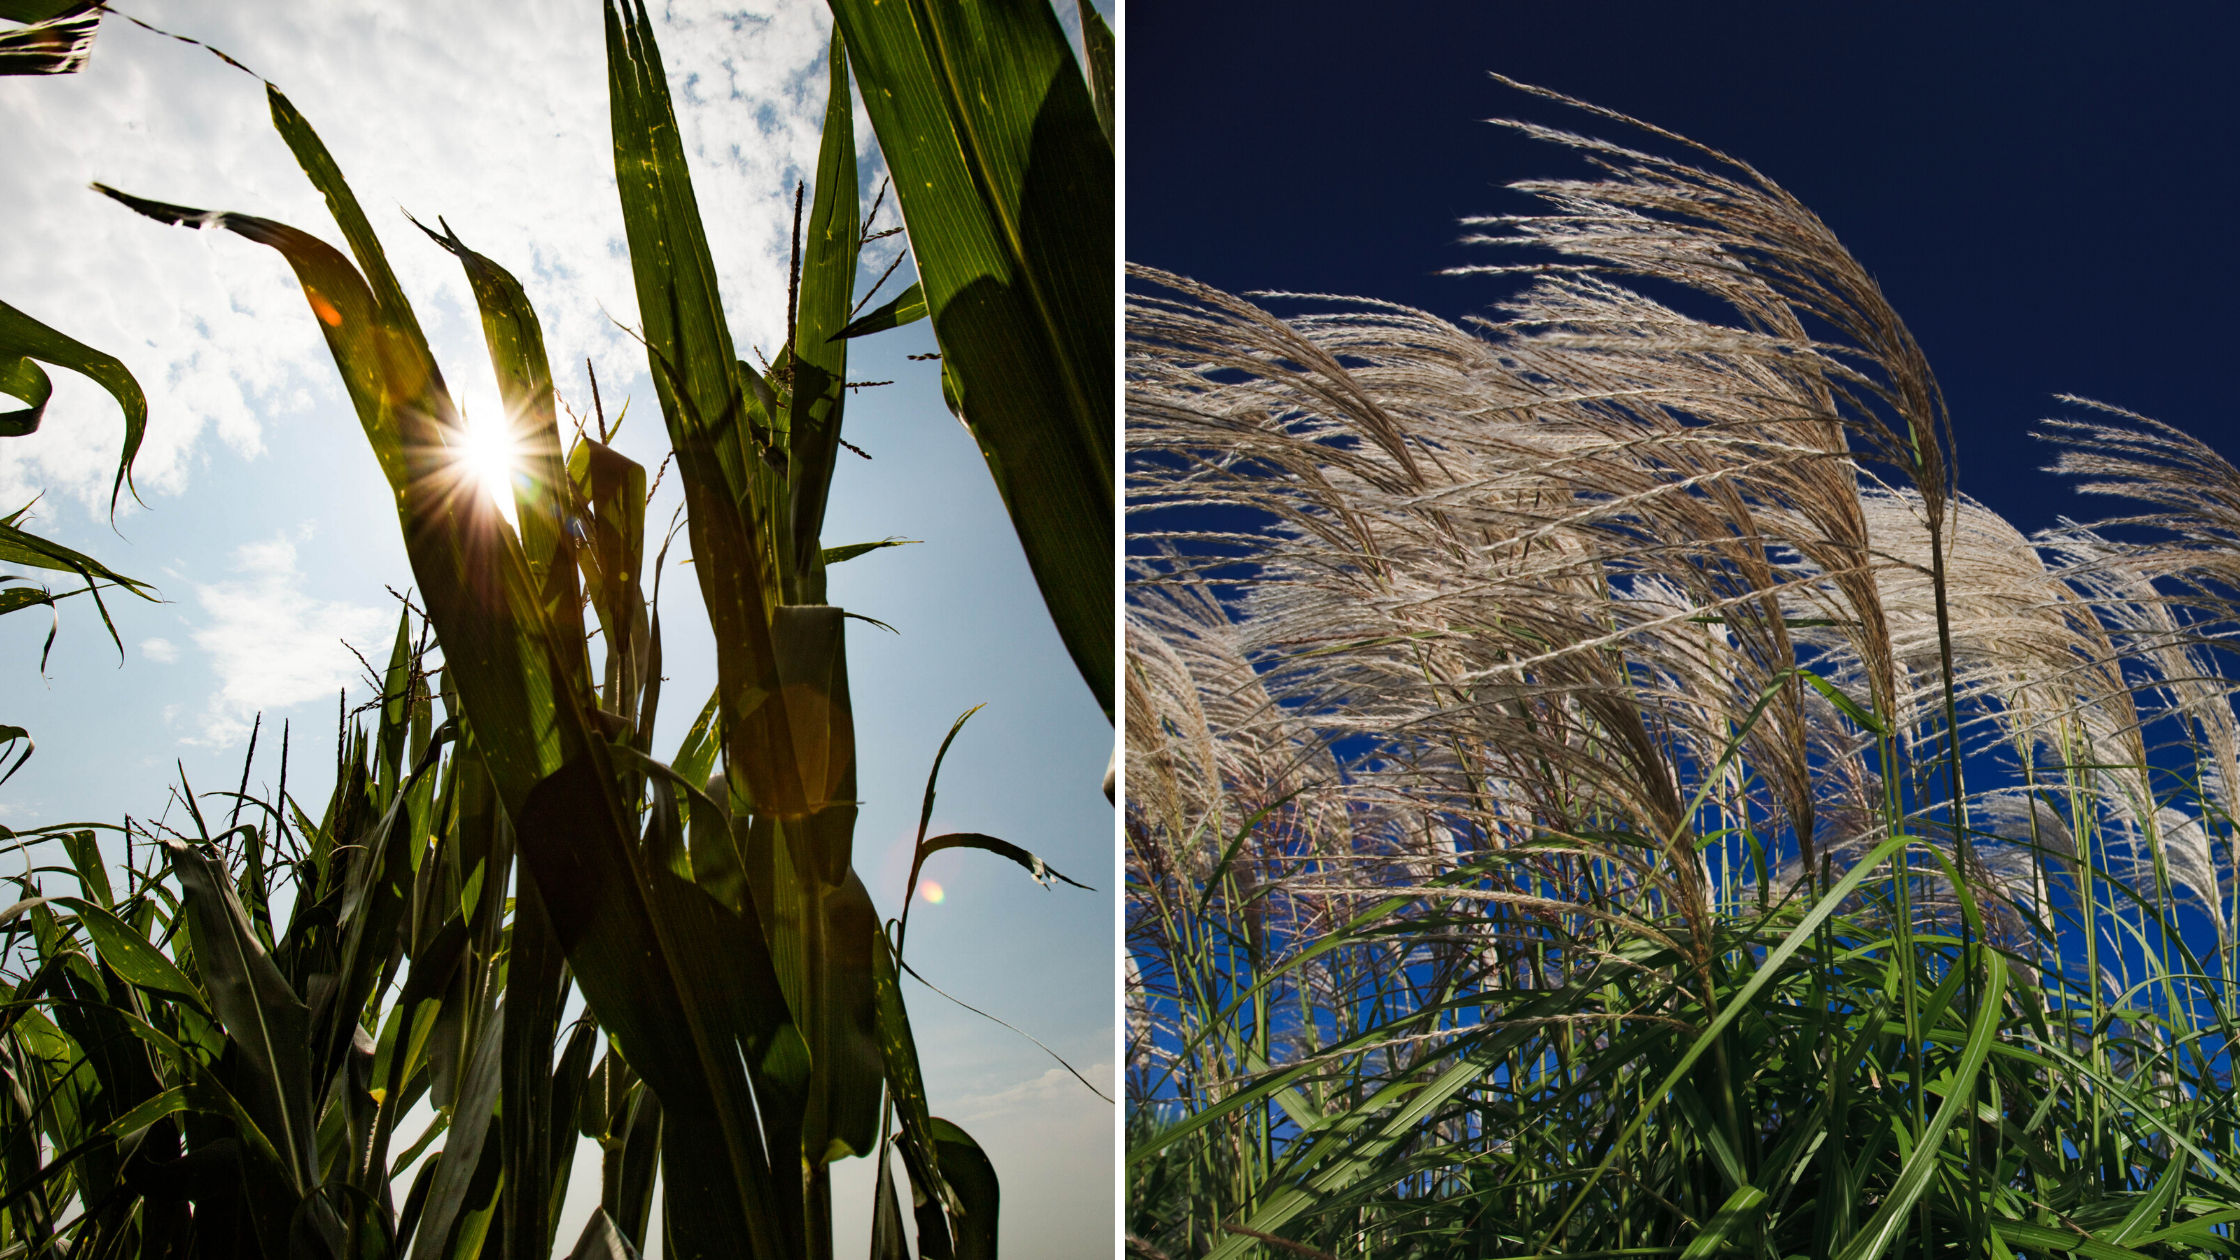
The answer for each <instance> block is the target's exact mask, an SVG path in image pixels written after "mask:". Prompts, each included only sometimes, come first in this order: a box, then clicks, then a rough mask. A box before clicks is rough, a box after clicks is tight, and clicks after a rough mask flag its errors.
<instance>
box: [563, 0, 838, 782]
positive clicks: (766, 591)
mask: <svg viewBox="0 0 2240 1260" xmlns="http://www.w3.org/2000/svg"><path fill="white" fill-rule="evenodd" d="M606 24H607V69H608V90H609V100H610V104H611V106H612V113H613V127H614V143H615V180H616V185H617V188H618V189H619V191H620V193H621V198H622V218H623V226H624V228H625V233H626V235H627V237H628V240H629V244H630V267H631V274H632V276H633V278H634V279H635V281H636V286H637V291H638V311H639V316H640V318H641V319H643V320H644V323H645V344H646V350H647V356H648V366H649V368H650V369H651V374H652V376H653V379H654V387H655V393H656V394H657V396H658V397H659V398H660V400H661V410H662V416H663V418H664V421H665V422H666V424H667V425H668V429H669V440H670V445H671V447H672V448H673V449H674V450H675V452H676V457H677V471H678V474H679V476H680V479H681V480H682V481H683V482H684V491H685V501H686V504H687V511H688V514H689V521H690V529H691V538H692V554H693V559H694V562H695V563H694V565H693V572H694V574H695V575H697V577H698V579H699V582H700V590H701V595H702V597H703V599H704V601H705V603H706V605H707V609H708V618H709V622H710V624H711V626H712V628H713V629H714V631H715V638H716V676H717V684H718V691H719V693H720V694H721V696H722V698H723V712H722V722H721V729H722V731H723V736H724V744H725V747H724V764H725V766H726V770H727V773H728V774H730V775H732V776H733V777H734V779H735V780H742V781H735V782H733V784H732V790H733V791H734V792H735V793H736V792H738V791H739V790H740V789H741V788H744V789H745V790H746V792H747V794H748V796H749V797H750V798H751V799H752V800H753V801H754V802H755V805H756V808H757V809H758V810H761V811H764V812H769V813H774V814H778V815H782V816H787V817H798V816H801V815H805V814H807V813H809V812H810V811H811V809H812V808H813V804H812V802H810V801H809V800H808V799H807V798H806V796H805V794H804V791H803V783H802V777H801V774H800V770H799V768H798V767H797V766H796V765H795V764H794V763H793V756H792V755H793V752H794V750H795V742H794V738H793V735H792V733H791V731H790V730H789V728H788V725H787V711H786V706H785V705H783V704H782V703H781V704H772V703H770V701H772V700H773V699H776V697H777V695H778V693H779V691H780V689H781V684H780V682H779V679H778V662H777V652H776V649H775V647H774V646H773V645H772V642H771V628H770V626H771V620H772V609H773V606H774V605H776V604H777V603H778V602H780V599H781V595H782V591H781V575H782V573H783V568H784V565H785V563H786V559H787V558H788V557H790V556H791V555H792V554H793V549H792V547H791V545H790V541H789V538H788V534H789V533H790V526H791V521H792V516H791V514H790V513H789V512H788V511H787V510H786V502H785V484H784V481H783V479H782V474H781V472H780V468H779V464H780V463H781V462H782V459H783V452H782V450H779V449H778V448H777V445H776V443H777V442H778V441H779V439H780V436H781V435H778V434H775V433H772V432H770V430H769V425H770V423H771V420H770V419H769V417H768V415H767V413H764V414H763V415H762V418H759V419H758V418H757V413H758V412H763V409H764V408H765V407H766V406H767V404H765V403H764V402H761V401H750V395H749V394H748V392H747V388H746V386H747V384H748V383H749V381H748V380H747V379H745V378H744V377H743V375H742V373H741V372H740V365H739V363H738V361H737V358H736V356H735V355H734V354H733V352H732V343H731V334H730V331H729V328H728V325H727V323H726V321H725V318H724V313H723V306H722V302H721V300H720V299H719V297H718V296H717V293H716V282H715V264H714V262H713V260H712V259H711V257H710V256H709V253H708V243H707V236H706V232H705V230H704V229H703V227H702V225H701V221H700V211H699V205H698V202H697V201H696V200H695V198H694V196H693V192H692V177H691V172H690V171H689V169H688V168H687V166H686V163H685V156H684V148H683V145H682V142H681V141H680V139H679V137H678V133H677V123H676V115H675V112H674V110H673V109H672V107H671V104H670V100H669V89H668V84H667V81H666V79H665V78H664V74H663V70H662V66H661V54H660V50H659V48H658V47H657V46H656V45H655V43H654V38H653V32H652V29H651V25H650V23H649V22H648V20H647V18H646V15H645V10H644V6H643V5H642V4H641V3H638V0H625V7H624V10H623V11H621V12H618V11H617V9H616V7H615V5H614V3H613V2H612V0H609V3H607V5H606ZM747 375H750V376H751V374H747Z"/></svg>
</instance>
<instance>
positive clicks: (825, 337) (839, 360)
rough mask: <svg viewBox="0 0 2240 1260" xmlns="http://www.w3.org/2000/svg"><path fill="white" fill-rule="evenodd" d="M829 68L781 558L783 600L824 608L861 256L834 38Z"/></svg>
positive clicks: (843, 84) (851, 142)
mask: <svg viewBox="0 0 2240 1260" xmlns="http://www.w3.org/2000/svg"><path fill="white" fill-rule="evenodd" d="M826 60H827V63H828V64H827V74H826V87H825V115H824V133H823V137H822V139H821V142H820V143H819V145H818V151H817V195H816V201H815V203H814V204H813V205H812V206H811V207H810V211H809V223H808V230H807V233H806V235H805V239H804V240H803V242H802V248H801V285H800V298H799V301H798V304H797V305H796V307H795V309H794V312H793V324H792V329H793V334H792V342H791V344H789V345H788V346H787V347H786V367H787V370H788V371H789V373H790V374H791V380H790V381H789V385H790V386H791V391H792V400H791V401H792V405H791V407H790V409H789V413H788V415H787V417H786V483H787V484H786V495H787V512H788V516H789V519H790V522H791V528H792V533H793V553H792V554H791V555H789V556H786V557H785V562H786V567H787V573H786V577H787V582H786V586H787V591H788V593H787V599H786V602H788V603H794V604H822V603H824V602H825V593H824V564H823V560H822V558H821V555H820V552H819V550H818V541H817V540H818V537H819V535H820V534H821V533H822V532H823V530H824V510H825V501H826V499H827V498H828V497H829V496H830V494H831V490H832V469H833V463H834V461H835V460H836V459H837V458H838V456H839V454H840V427H841V420H842V414H843V411H844V410H845V409H844V407H843V406H842V404H843V403H845V402H846V401H847V393H848V391H847V389H846V383H847V378H848V344H847V342H846V341H843V340H839V339H837V337H836V334H837V333H838V332H839V330H840V329H841V327H842V326H843V325H845V324H846V323H847V322H848V308H849V304H850V303H851V302H852V301H853V300H854V297H855V289H856V258H857V254H858V252H859V251H860V250H861V248H862V239H861V238H862V227H863V214H862V210H861V207H860V206H859V205H858V202H857V197H856V127H855V108H854V106H853V104H852V103H851V97H850V95H849V92H848V51H847V46H846V45H845V44H844V43H843V42H842V41H841V38H840V32H839V31H837V30H835V31H834V32H833V33H832V41H831V47H830V51H829V53H828V55H827V58H826Z"/></svg>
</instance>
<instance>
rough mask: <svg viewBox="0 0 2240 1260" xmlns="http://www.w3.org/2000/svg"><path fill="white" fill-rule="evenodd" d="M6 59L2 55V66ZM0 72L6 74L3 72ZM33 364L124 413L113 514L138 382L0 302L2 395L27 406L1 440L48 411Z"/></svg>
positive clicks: (43, 384)
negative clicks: (69, 374) (87, 387)
mask: <svg viewBox="0 0 2240 1260" xmlns="http://www.w3.org/2000/svg"><path fill="white" fill-rule="evenodd" d="M18 33H20V32H18ZM0 38H4V37H0ZM88 38H89V39H90V38H91V35H90V34H89V35H88ZM5 60H6V54H5V52H4V51H0V66H4V64H5ZM0 73H5V71H4V69H0ZM34 359H36V360H39V361H40V362H43V363H50V364H53V365H54V366H55V367H59V368H68V369H69V370H71V371H73V372H78V373H81V374H83V375H84V376H86V377H88V378H89V379H91V380H92V381H93V382H94V383H95V384H97V385H99V386H101V388H103V389H105V390H108V391H109V396H110V397H111V398H114V399H116V400H117V406H118V407H119V408H120V409H122V410H123V412H124V453H123V454H122V455H121V456H119V457H118V460H117V475H116V479H115V482H114V483H113V484H112V485H111V486H110V489H109V508H110V510H111V511H115V510H116V506H117V499H118V496H120V495H122V494H123V493H124V491H125V490H126V489H128V488H129V487H130V486H131V485H132V462H133V460H134V459H135V458H136V457H138V455H139V454H140V440H141V438H142V437H143V436H145V435H146V433H147V429H148V399H147V395H145V394H143V393H141V392H140V382H138V381H136V380H134V379H132V373H131V372H130V371H127V370H126V368H125V366H124V363H123V361H122V360H120V359H118V358H117V357H116V356H115V355H113V354H104V353H102V352H101V351H99V350H96V349H94V348H93V347H91V346H88V345H86V344H84V343H82V342H79V341H76V340H73V339H72V338H70V337H67V336H65V335H63V334H62V333H60V332H57V331H55V330H54V329H52V328H49V327H48V326H47V325H45V324H42V323H40V322H39V321H38V320H35V319H33V318H31V317H30V316H29V315H26V314H24V313H23V312H22V311H19V310H17V309H16V308H15V307H13V306H10V305H8V304H7V303H5V302H0V392H5V393H7V394H10V395H12V396H14V397H16V398H20V399H22V400H23V401H24V402H25V403H27V404H29V408H28V410H24V411H11V412H7V413H5V414H0V437H17V436H21V435H23V434H26V433H30V432H32V431H34V430H36V429H37V428H38V427H39V421H40V418H41V417H42V416H43V415H44V414H45V412H46V405H47V395H48V394H49V393H50V392H51V387H50V386H49V385H48V383H47V377H46V373H44V372H42V371H40V370H39V368H38V364H36V363H33V362H32V360H34Z"/></svg>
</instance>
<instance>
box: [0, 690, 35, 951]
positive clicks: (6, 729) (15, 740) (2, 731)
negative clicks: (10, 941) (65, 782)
mask: <svg viewBox="0 0 2240 1260" xmlns="http://www.w3.org/2000/svg"><path fill="white" fill-rule="evenodd" d="M19 743H20V744H22V745H23V751H22V752H19V753H17V754H16V759H15V761H14V763H13V764H11V765H9V767H8V772H7V773H6V774H0V783H6V782H7V781H8V780H10V779H12V778H14V777H16V771H18V770H21V769H23V763H24V762H26V761H29V760H31V754H32V753H33V752H35V751H37V749H38V746H37V745H36V744H33V743H32V742H31V732H29V731H27V730H25V729H23V728H22V727H20V726H0V750H5V749H6V748H7V747H8V746H9V745H11V744H19ZM0 756H5V752H4V751H0ZM34 900H37V899H36V898H34ZM20 908H27V907H25V903H23V902H20V901H19V902H17V903H15V907H11V908H10V910H9V911H8V912H7V914H6V916H4V917H0V923H6V922H7V919H8V918H10V917H13V916H14V915H15V914H16V913H19V910H20Z"/></svg>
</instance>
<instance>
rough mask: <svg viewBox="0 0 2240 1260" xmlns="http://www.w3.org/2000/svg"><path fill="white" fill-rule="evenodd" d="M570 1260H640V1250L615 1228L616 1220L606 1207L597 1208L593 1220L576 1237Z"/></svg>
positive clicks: (594, 1210)
mask: <svg viewBox="0 0 2240 1260" xmlns="http://www.w3.org/2000/svg"><path fill="white" fill-rule="evenodd" d="M568 1260H638V1249H637V1248H636V1247H633V1246H631V1245H630V1240H629V1239H628V1238H625V1237H623V1236H622V1231H621V1230H619V1229H616V1228H615V1224H614V1218H613V1217H610V1216H608V1215H607V1210H606V1209H605V1208H604V1207H595V1208H593V1209H591V1219H590V1220H588V1221H585V1222H584V1223H583V1233H582V1234H580V1235H578V1236H577V1237H576V1245H575V1249H574V1250H572V1251H570V1252H569V1253H568Z"/></svg>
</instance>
